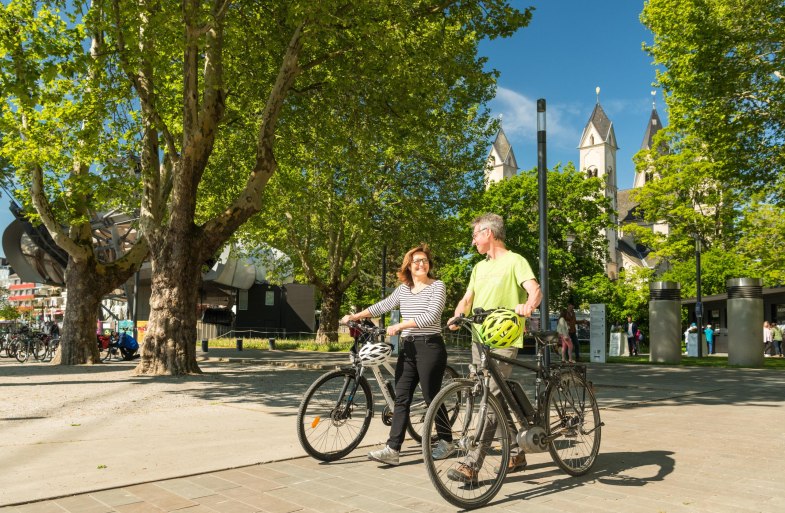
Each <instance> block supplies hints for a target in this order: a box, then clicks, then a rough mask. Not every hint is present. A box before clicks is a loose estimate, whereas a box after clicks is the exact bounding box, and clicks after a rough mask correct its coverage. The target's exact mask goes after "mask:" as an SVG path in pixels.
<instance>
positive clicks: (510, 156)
mask: <svg viewBox="0 0 785 513" xmlns="http://www.w3.org/2000/svg"><path fill="white" fill-rule="evenodd" d="M493 149H494V150H496V153H497V154H498V155H499V157H501V159H502V161H501V162H500V164H501V163H505V164H507V165H509V166H513V167H514V168H515V169H518V162H517V161H516V160H515V153H514V152H513V151H512V145H511V144H510V141H509V139H507V134H505V133H504V130H503V129H502V128H499V133H497V134H496V140H495V141H493Z"/></svg>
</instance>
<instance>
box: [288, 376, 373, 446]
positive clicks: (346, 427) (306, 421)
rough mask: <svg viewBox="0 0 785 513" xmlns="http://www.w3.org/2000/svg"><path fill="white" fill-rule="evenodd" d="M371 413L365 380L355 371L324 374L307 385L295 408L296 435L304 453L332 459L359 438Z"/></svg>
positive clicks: (371, 399)
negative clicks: (358, 376)
mask: <svg viewBox="0 0 785 513" xmlns="http://www.w3.org/2000/svg"><path fill="white" fill-rule="evenodd" d="M372 415H373V397H372V396H371V387H370V385H369V384H368V380H367V379H365V378H364V377H362V376H361V377H360V379H359V381H357V376H356V374H355V372H354V370H349V369H347V370H336V371H330V372H328V373H326V374H323V375H322V376H321V377H319V379H317V380H316V381H314V383H313V384H312V385H311V386H310V388H308V391H307V392H306V393H305V397H304V398H303V401H302V402H301V403H300V407H299V408H298V409H297V438H299V440H300V445H302V446H303V449H305V452H307V453H308V454H309V455H311V456H312V457H314V458H316V459H317V460H321V461H335V460H338V459H341V458H343V457H344V456H346V455H347V454H349V453H350V452H352V451H353V450H354V449H355V448H356V447H357V446H358V445H359V444H360V442H361V441H362V439H363V437H364V436H365V433H366V432H367V431H368V426H369V425H370V424H371V416H372Z"/></svg>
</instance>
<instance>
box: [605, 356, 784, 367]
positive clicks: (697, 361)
mask: <svg viewBox="0 0 785 513" xmlns="http://www.w3.org/2000/svg"><path fill="white" fill-rule="evenodd" d="M607 362H608V363H627V364H633V365H635V364H639V365H673V364H670V363H656V362H650V361H649V356H648V355H641V356H610V357H608V359H607ZM679 365H684V366H687V367H730V368H739V366H738V365H728V357H727V356H705V357H703V358H696V357H693V356H682V357H681V363H680V364H679ZM763 368H764V369H781V370H785V358H764V359H763Z"/></svg>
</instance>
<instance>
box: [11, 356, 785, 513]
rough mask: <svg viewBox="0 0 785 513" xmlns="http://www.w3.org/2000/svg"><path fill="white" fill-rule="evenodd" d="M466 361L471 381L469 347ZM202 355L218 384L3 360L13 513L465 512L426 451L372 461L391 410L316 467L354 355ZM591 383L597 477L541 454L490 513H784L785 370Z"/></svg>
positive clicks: (455, 359)
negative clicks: (318, 383) (309, 446)
mask: <svg viewBox="0 0 785 513" xmlns="http://www.w3.org/2000/svg"><path fill="white" fill-rule="evenodd" d="M522 358H525V357H522ZM450 359H451V363H453V364H454V365H456V366H457V367H458V368H460V369H461V370H464V371H465V367H464V366H463V365H462V364H463V363H465V362H466V360H467V359H468V355H467V354H466V353H465V352H460V351H451V352H450ZM200 360H201V361H200V366H201V368H202V370H203V371H204V374H203V375H200V376H189V377H185V378H178V379H174V378H155V379H151V378H146V377H145V378H142V377H135V376H132V375H131V369H133V364H129V363H122V362H121V363H110V364H106V365H97V366H82V367H75V368H56V367H52V366H49V365H45V364H36V363H27V364H18V363H16V362H15V361H13V362H11V361H10V360H8V359H0V392H2V399H0V433H2V436H0V511H1V512H14V513H16V512H25V513H30V512H58V513H63V512H85V513H88V512H89V513H103V512H107V513H108V512H160V511H178V512H189V513H202V512H205V513H207V512H211V513H213V512H227V513H234V512H238V513H243V512H257V511H259V512H281V513H283V512H384V513H391V512H404V511H418V512H421V511H428V512H448V511H456V509H455V508H454V507H452V506H451V505H450V504H448V503H447V502H445V501H444V500H443V499H442V498H441V497H440V496H439V495H438V493H437V492H436V491H435V489H434V488H433V486H432V485H431V484H430V481H429V480H428V476H427V474H426V471H425V467H424V466H423V464H422V457H421V453H420V447H419V446H418V445H416V444H414V443H412V442H411V441H410V440H407V441H406V442H405V443H404V448H403V452H402V458H401V459H402V464H401V465H400V466H399V467H387V466H383V465H379V464H377V463H374V462H371V461H368V460H367V458H366V457H365V454H366V453H367V451H368V450H369V447H375V446H376V444H379V443H381V442H383V441H384V440H385V439H386V435H387V430H388V428H387V427H385V426H384V425H383V424H382V423H381V421H380V420H379V418H378V416H377V417H376V418H375V419H374V420H373V422H372V424H371V429H370V431H369V433H368V435H367V436H366V438H365V440H364V444H363V447H362V448H360V449H358V450H356V451H355V452H354V453H352V454H351V455H350V456H349V457H347V458H344V459H343V460H341V461H338V462H335V463H330V464H325V463H320V462H318V461H316V460H314V459H312V458H310V457H307V456H305V452H304V451H303V449H302V448H301V447H300V445H299V442H298V441H297V434H296V428H295V423H296V412H297V406H298V404H299V402H300V400H301V398H302V396H303V394H304V392H305V390H306V389H307V387H308V385H309V384H310V383H311V382H312V381H313V380H314V379H316V377H317V376H318V375H319V374H320V373H322V372H324V370H325V369H327V368H334V367H335V366H336V365H340V364H342V363H344V362H345V360H346V355H345V354H323V353H300V352H287V351H253V350H246V351H243V352H237V351H235V350H233V349H231V350H230V349H222V350H216V349H211V350H210V351H209V352H208V353H206V354H202V353H200ZM588 374H589V378H590V379H591V380H592V381H593V382H594V383H595V386H596V391H597V396H598V401H599V403H600V407H601V415H602V420H603V421H604V422H605V427H604V428H603V431H602V445H601V450H600V456H599V457H598V460H597V462H596V464H595V465H594V467H593V469H592V471H591V472H590V473H589V474H587V475H586V476H583V477H580V478H572V477H569V476H568V475H566V474H564V473H563V472H561V471H560V470H559V469H558V468H557V467H556V466H555V464H553V462H552V461H551V460H550V457H549V455H548V453H543V454H535V455H530V457H529V468H528V469H527V471H526V472H523V473H519V474H512V475H510V476H508V478H507V480H506V482H505V484H504V486H503V487H502V489H501V492H500V493H499V494H498V495H497V496H496V498H495V499H494V501H492V502H491V503H490V504H489V505H488V506H487V507H486V508H483V509H482V511H521V512H522V511H527V512H545V513H548V512H574V511H581V512H586V513H589V512H619V511H624V512H633V513H635V512H647V513H671V512H693V511H706V512H709V511H710V512H734V513H736V512H741V513H746V512H782V511H785V464H784V463H783V459H784V458H785V430H783V428H782V425H783V419H785V409H783V407H785V375H783V373H782V372H781V371H772V370H768V371H766V370H755V369H713V368H694V367H665V366H650V365H619V364H589V371H588ZM516 376H517V377H519V378H521V381H522V382H523V383H524V384H525V385H527V387H528V385H529V384H530V378H529V377H528V376H527V375H525V374H521V375H519V376H518V375H516ZM374 387H375V385H374ZM377 395H378V394H377ZM378 399H379V397H377V400H378ZM377 411H378V410H377Z"/></svg>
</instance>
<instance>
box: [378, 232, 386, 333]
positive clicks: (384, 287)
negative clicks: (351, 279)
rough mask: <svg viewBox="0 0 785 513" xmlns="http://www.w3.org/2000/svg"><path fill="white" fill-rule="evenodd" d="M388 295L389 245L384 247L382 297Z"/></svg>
mask: <svg viewBox="0 0 785 513" xmlns="http://www.w3.org/2000/svg"><path fill="white" fill-rule="evenodd" d="M386 294H387V244H384V245H382V295H381V299H384V298H385V296H386ZM384 317H385V316H384V314H382V318H381V320H380V321H379V324H380V327H382V328H384Z"/></svg>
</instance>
